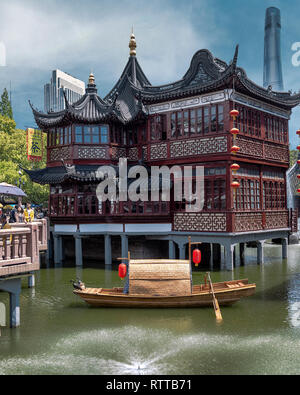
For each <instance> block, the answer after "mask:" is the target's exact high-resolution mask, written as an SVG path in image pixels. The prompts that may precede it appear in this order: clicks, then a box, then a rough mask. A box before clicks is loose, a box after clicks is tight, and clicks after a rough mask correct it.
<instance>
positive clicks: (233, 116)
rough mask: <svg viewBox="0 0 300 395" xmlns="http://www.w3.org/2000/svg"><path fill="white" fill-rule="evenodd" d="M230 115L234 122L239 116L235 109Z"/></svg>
mask: <svg viewBox="0 0 300 395" xmlns="http://www.w3.org/2000/svg"><path fill="white" fill-rule="evenodd" d="M229 114H230V116H231V117H232V118H233V119H234V120H235V119H236V117H238V116H239V112H238V110H235V109H233V110H231V111H230V113H229Z"/></svg>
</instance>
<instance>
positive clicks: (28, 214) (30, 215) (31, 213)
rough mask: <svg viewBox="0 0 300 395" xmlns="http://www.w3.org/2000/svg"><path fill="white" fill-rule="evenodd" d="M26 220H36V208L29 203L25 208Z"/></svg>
mask: <svg viewBox="0 0 300 395" xmlns="http://www.w3.org/2000/svg"><path fill="white" fill-rule="evenodd" d="M24 216H25V222H26V223H28V222H33V220H34V209H33V208H31V204H30V203H27V205H26V208H25V210H24Z"/></svg>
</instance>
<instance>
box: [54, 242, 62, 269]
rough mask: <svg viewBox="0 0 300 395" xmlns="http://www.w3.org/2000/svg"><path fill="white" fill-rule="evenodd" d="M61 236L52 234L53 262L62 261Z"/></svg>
mask: <svg viewBox="0 0 300 395" xmlns="http://www.w3.org/2000/svg"><path fill="white" fill-rule="evenodd" d="M62 255H63V254H62V238H61V236H57V235H54V264H60V263H62Z"/></svg>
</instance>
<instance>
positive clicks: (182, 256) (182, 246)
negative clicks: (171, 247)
mask: <svg viewBox="0 0 300 395" xmlns="http://www.w3.org/2000/svg"><path fill="white" fill-rule="evenodd" d="M185 245H186V243H178V247H179V259H185Z"/></svg>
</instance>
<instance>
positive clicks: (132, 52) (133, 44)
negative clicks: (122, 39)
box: [129, 27, 136, 56]
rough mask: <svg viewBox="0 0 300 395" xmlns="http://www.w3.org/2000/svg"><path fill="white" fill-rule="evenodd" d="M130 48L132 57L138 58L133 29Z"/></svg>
mask: <svg viewBox="0 0 300 395" xmlns="http://www.w3.org/2000/svg"><path fill="white" fill-rule="evenodd" d="M129 48H130V52H129V54H130V56H136V41H135V35H134V33H133V27H132V29H131V36H130V41H129Z"/></svg>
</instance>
